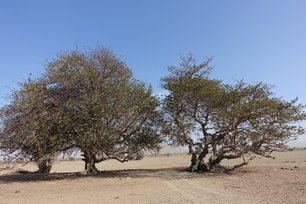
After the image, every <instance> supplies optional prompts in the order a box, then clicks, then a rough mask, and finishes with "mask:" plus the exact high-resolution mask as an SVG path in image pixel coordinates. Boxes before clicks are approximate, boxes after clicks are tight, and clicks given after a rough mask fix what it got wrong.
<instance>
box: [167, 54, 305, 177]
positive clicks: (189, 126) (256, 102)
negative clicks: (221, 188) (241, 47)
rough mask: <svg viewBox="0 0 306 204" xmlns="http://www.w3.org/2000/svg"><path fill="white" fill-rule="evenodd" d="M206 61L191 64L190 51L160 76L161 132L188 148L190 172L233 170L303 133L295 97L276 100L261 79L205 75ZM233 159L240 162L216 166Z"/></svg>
mask: <svg viewBox="0 0 306 204" xmlns="http://www.w3.org/2000/svg"><path fill="white" fill-rule="evenodd" d="M209 64H210V59H208V60H206V61H204V62H203V63H201V64H196V61H195V58H194V57H193V56H192V55H189V56H187V57H184V58H183V59H182V63H181V64H180V67H175V66H171V67H170V68H169V71H170V75H169V76H167V77H165V78H163V79H162V86H163V87H164V88H165V89H166V90H167V91H168V92H169V95H168V96H167V97H166V98H165V99H164V104H163V109H164V119H165V121H166V122H165V125H164V134H166V135H168V136H169V137H170V138H171V140H172V142H173V143H174V144H180V145H187V146H188V147H189V152H190V153H191V154H192V160H191V166H190V170H191V171H212V170H218V171H219V170H222V171H228V170H233V169H235V168H237V167H240V166H243V165H246V164H247V163H248V161H249V160H250V159H252V158H254V156H255V155H261V156H269V155H270V152H271V150H273V149H275V148H280V147H284V145H285V144H286V142H287V141H288V140H290V139H294V138H295V137H296V136H298V135H300V134H303V132H304V129H303V128H302V127H300V126H298V125H297V122H299V121H302V120H304V119H305V113H304V112H303V109H304V106H302V105H300V104H297V99H294V100H292V101H285V100H282V99H281V98H276V97H274V95H273V93H272V91H271V87H270V86H268V85H266V84H264V83H255V84H247V83H245V82H243V81H239V82H237V83H236V84H234V85H231V84H226V83H223V82H222V81H220V80H216V79H210V78H209V77H208V74H209V72H210V70H211V67H210V65H209ZM206 156H208V157H209V158H208V159H207V160H206V161H205V158H206ZM238 158H240V159H242V161H241V160H240V162H239V163H237V164H236V165H235V166H232V167H225V166H222V165H221V162H222V160H224V159H238Z"/></svg>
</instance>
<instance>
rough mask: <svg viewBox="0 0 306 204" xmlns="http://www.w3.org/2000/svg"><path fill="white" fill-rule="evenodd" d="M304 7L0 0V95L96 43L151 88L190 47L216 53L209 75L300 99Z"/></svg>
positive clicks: (236, 0) (293, 3) (305, 71)
mask: <svg viewBox="0 0 306 204" xmlns="http://www.w3.org/2000/svg"><path fill="white" fill-rule="evenodd" d="M305 11H306V1H305V0H256V1H245V0H120V1H119V0H88V1H85V0H52V1H51V0H50V1H41V0H36V1H33V0H27V1H17V0H10V1H1V3H0V31H1V32H0V70H1V74H0V96H5V95H7V94H8V93H9V91H10V88H16V84H17V83H18V82H21V81H24V80H25V79H26V78H27V77H28V76H29V74H30V73H32V75H33V76H39V75H40V74H42V73H43V72H44V64H46V63H47V61H48V60H51V59H53V58H55V57H56V55H57V54H58V53H59V52H60V51H67V50H71V49H74V48H75V47H76V45H78V47H79V48H86V47H95V46H96V45H102V46H106V47H109V48H111V49H112V50H113V51H114V52H115V53H117V54H118V55H119V56H121V57H122V58H123V59H124V60H125V61H126V62H127V64H128V65H129V66H130V67H131V68H132V69H133V71H134V74H135V76H136V78H138V79H141V80H144V81H146V82H149V83H151V84H152V85H153V87H154V90H155V92H160V91H162V90H161V88H160V86H159V80H160V77H161V76H164V75H165V74H166V73H167V69H166V68H167V66H168V65H171V64H177V63H178V62H179V56H180V55H184V54H187V53H188V52H192V53H194V54H195V55H196V56H198V58H199V60H200V59H203V58H204V57H205V56H212V57H213V58H214V61H213V65H214V66H215V69H214V70H213V73H212V76H213V77H215V78H219V79H222V80H225V81H226V82H229V83H232V82H234V80H238V79H242V78H243V79H245V80H246V81H247V82H257V81H263V82H266V83H269V84H272V85H275V88H274V91H275V93H276V95H277V96H283V97H284V98H285V99H292V98H294V97H296V96H298V97H299V98H300V102H301V103H304V104H306V93H305V92H306V91H305V88H306V80H305V77H306V12H305ZM5 103H6V101H5V99H3V98H1V99H0V106H2V105H3V104H5ZM304 126H305V125H304ZM299 142H300V143H301V144H302V143H303V144H304V145H305V146H306V139H305V137H301V139H299ZM295 144H296V145H300V144H299V143H295Z"/></svg>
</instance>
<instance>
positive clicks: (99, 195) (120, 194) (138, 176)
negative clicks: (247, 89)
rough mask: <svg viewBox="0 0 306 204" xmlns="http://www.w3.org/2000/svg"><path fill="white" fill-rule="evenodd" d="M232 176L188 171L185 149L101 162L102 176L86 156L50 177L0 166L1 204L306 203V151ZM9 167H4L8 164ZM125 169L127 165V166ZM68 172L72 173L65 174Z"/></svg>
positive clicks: (280, 155) (261, 161)
mask: <svg viewBox="0 0 306 204" xmlns="http://www.w3.org/2000/svg"><path fill="white" fill-rule="evenodd" d="M276 157H277V159H276V160H269V159H259V160H255V161H254V162H253V163H251V164H250V165H248V166H246V167H244V168H242V169H239V170H238V171H236V172H235V173H233V174H230V175H218V174H205V175H203V174H190V173H188V172H185V171H183V169H184V167H185V166H187V165H188V162H189V160H190V158H189V156H186V155H184V154H178V155H171V156H168V157H166V156H160V157H146V158H145V159H144V160H142V161H133V162H128V163H125V164H120V163H118V162H115V161H107V162H105V163H102V164H99V165H98V168H99V169H101V170H106V171H103V172H102V173H101V174H99V175H97V176H84V175H81V174H80V173H67V172H73V171H81V170H82V168H83V163H82V162H80V161H73V162H66V161H65V162H63V161H62V162H57V163H56V165H55V166H54V168H53V173H52V174H51V175H50V176H47V177H46V176H44V175H32V174H28V175H16V174H14V172H13V171H14V170H18V169H28V170H34V169H35V166H34V165H27V166H25V167H22V166H16V167H15V168H14V169H13V170H2V171H0V174H2V175H1V176H0V203H3V204H4V203H5V204H6V203H66V204H68V203H133V204H135V203H230V204H231V203H301V204H302V203H305V204H306V151H305V150H299V151H293V152H280V153H276ZM2 168H3V166H2ZM124 169H125V170H124ZM65 172H66V173H65Z"/></svg>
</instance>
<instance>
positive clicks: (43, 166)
mask: <svg viewBox="0 0 306 204" xmlns="http://www.w3.org/2000/svg"><path fill="white" fill-rule="evenodd" d="M52 164H53V161H52V159H42V160H40V161H37V165H38V171H36V173H45V174H48V173H50V171H51V168H52Z"/></svg>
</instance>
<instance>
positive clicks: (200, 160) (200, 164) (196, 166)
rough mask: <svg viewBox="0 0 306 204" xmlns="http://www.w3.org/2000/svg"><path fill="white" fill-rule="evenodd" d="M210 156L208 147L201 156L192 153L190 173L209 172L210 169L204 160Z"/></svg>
mask: <svg viewBox="0 0 306 204" xmlns="http://www.w3.org/2000/svg"><path fill="white" fill-rule="evenodd" d="M207 154H208V146H207V145H206V146H205V147H204V149H203V150H202V151H201V153H200V154H199V156H197V154H196V153H195V152H193V153H192V156H191V165H190V167H189V171H191V172H206V171H208V167H207V165H206V164H205V162H204V158H205V157H206V155H207Z"/></svg>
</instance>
